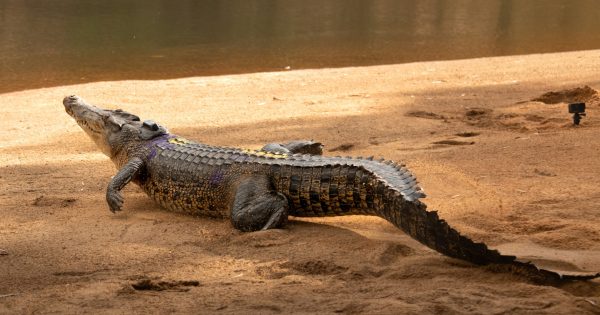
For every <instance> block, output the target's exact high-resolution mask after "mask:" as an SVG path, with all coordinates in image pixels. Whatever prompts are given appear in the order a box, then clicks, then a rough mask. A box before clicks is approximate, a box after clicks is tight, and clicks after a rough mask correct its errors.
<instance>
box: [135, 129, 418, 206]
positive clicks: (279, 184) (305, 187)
mask: <svg viewBox="0 0 600 315" xmlns="http://www.w3.org/2000/svg"><path fill="white" fill-rule="evenodd" d="M148 148H149V153H148V155H147V158H146V159H147V161H146V165H147V166H146V168H147V169H146V171H145V172H144V173H143V176H141V177H140V178H139V179H138V181H139V184H140V186H141V187H142V188H143V189H144V190H145V191H146V193H147V194H148V195H149V196H151V197H152V198H153V199H154V200H155V201H157V202H158V203H160V204H161V205H162V206H163V207H165V208H167V209H170V210H173V211H179V212H187V213H190V214H195V215H207V216H212V217H228V216H229V214H230V209H231V201H232V200H233V194H234V188H235V186H236V184H237V183H238V181H239V179H240V178H243V177H245V176H251V175H252V174H260V175H267V176H269V178H270V179H271V181H272V184H273V188H274V190H276V191H277V192H279V193H282V194H283V195H284V196H286V198H287V199H288V201H289V205H290V207H289V214H290V215H293V216H328V215H345V214H358V213H362V214H377V210H379V206H380V205H381V204H383V203H384V202H385V200H384V195H385V193H386V191H388V190H390V189H392V190H396V191H398V192H401V193H402V195H403V196H404V197H405V198H406V199H407V200H416V199H418V198H419V197H420V196H421V194H422V191H421V190H420V188H419V187H418V186H417V185H416V181H415V179H414V176H412V174H410V172H408V170H406V169H405V168H404V167H402V166H399V165H396V164H393V163H391V162H389V161H388V162H387V163H382V162H378V161H372V160H369V159H360V158H357V159H353V158H341V157H323V156H315V155H286V154H275V153H267V152H262V151H254V150H240V149H234V148H223V147H215V146H209V145H204V144H199V143H194V142H190V141H187V140H183V139H181V138H177V137H165V138H160V139H157V140H156V141H153V142H152V143H150V144H149V146H148Z"/></svg>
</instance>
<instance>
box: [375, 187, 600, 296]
mask: <svg viewBox="0 0 600 315" xmlns="http://www.w3.org/2000/svg"><path fill="white" fill-rule="evenodd" d="M385 199H387V201H386V202H384V203H383V204H384V206H383V207H382V208H381V209H380V210H379V211H378V212H379V215H380V216H381V217H383V218H385V219H387V220H388V221H390V222H392V223H393V224H394V225H395V226H397V227H398V228H400V229H402V230H403V231H404V232H406V233H407V234H409V235H410V236H411V237H413V238H414V239H416V240H418V241H419V242H421V243H423V244H425V245H427V246H428V247H430V248H432V249H434V250H436V251H438V252H440V253H442V254H445V255H448V256H450V257H454V258H458V259H462V260H466V261H468V262H471V263H474V264H477V265H494V266H496V267H498V269H502V270H508V271H510V272H512V273H515V274H519V275H523V276H526V277H527V278H529V279H531V280H532V281H534V282H537V283H541V284H559V283H562V282H565V281H573V280H589V279H594V278H597V277H600V273H597V274H590V275H561V274H559V273H556V272H553V271H549V270H544V269H540V268H538V267H536V266H535V265H534V264H532V263H530V262H520V261H517V260H516V257H515V256H508V255H502V254H500V253H499V252H498V251H497V250H491V249H489V248H488V247H487V246H486V245H485V244H484V243H475V242H473V241H472V240H471V239H469V238H467V237H465V236H463V235H460V233H459V232H458V231H456V230H455V229H453V228H452V227H450V226H449V225H448V223H447V222H446V221H444V220H443V219H440V218H439V216H438V214H437V212H436V211H427V210H426V207H427V206H426V205H425V204H424V203H422V202H420V201H419V200H415V201H408V200H406V198H404V197H403V195H402V194H401V193H400V192H399V191H397V190H393V189H388V190H387V192H386V194H385Z"/></svg>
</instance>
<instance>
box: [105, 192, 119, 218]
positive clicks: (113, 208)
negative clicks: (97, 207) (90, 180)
mask: <svg viewBox="0 0 600 315" xmlns="http://www.w3.org/2000/svg"><path fill="white" fill-rule="evenodd" d="M106 202H108V208H109V209H110V212H112V213H116V212H117V211H121V207H123V195H121V193H120V192H119V191H118V190H112V189H109V190H107V191H106Z"/></svg>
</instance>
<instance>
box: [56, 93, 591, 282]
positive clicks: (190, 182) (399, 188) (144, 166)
mask: <svg viewBox="0 0 600 315" xmlns="http://www.w3.org/2000/svg"><path fill="white" fill-rule="evenodd" d="M63 105H64V107H65V110H66V112H67V113H68V114H69V115H70V116H71V117H73V118H74V119H75V121H76V122H77V124H78V125H79V126H80V127H81V128H82V129H83V130H84V131H85V132H86V133H87V134H88V135H89V136H90V138H91V139H92V140H93V141H94V142H95V143H96V145H97V146H98V147H99V148H100V150H102V152H103V153H104V154H106V155H107V156H108V157H109V158H110V159H111V160H112V162H113V163H114V164H115V166H116V168H117V170H118V171H117V173H116V175H115V176H113V177H112V179H111V180H110V182H109V183H108V187H107V189H106V201H107V203H108V207H109V209H110V211H112V212H117V211H120V210H121V209H122V206H123V197H122V194H121V192H120V191H121V190H122V189H123V187H124V186H125V185H127V184H128V183H130V182H133V183H135V184H137V185H138V186H139V187H141V189H142V190H143V191H144V192H145V193H146V194H147V195H148V196H150V197H151V198H152V199H153V200H154V201H156V202H157V203H158V204H160V205H161V206H162V207H163V208H166V209H168V210H172V211H177V212H184V213H189V214H192V215H203V216H210V217H217V218H223V219H228V220H230V221H231V223H232V225H233V227H235V228H237V229H239V230H241V231H245V232H251V231H257V230H265V229H273V228H281V227H283V226H284V225H285V224H286V223H287V220H288V216H295V217H314V216H319V217H321V216H341V215H352V214H362V215H375V216H379V217H381V218H384V219H385V220H387V221H389V222H391V223H392V224H393V225H395V226H396V227H398V228H399V229H401V230H402V231H404V232H405V233H407V234H408V235H410V236H411V237H412V238H414V239H416V240H417V241H419V242H420V243H422V244H424V245H426V246H427V247H429V248H432V249H434V250H436V251H438V252H440V253H442V254H444V255H447V256H450V257H453V258H457V259H462V260H465V261H468V262H470V263H473V264H476V265H492V266H495V267H497V268H498V270H502V271H510V272H513V273H516V274H520V275H523V276H525V277H526V278H528V279H531V280H533V281H534V282H538V283H544V284H546V283H548V284H557V283H562V282H564V281H573V280H589V279H593V278H596V277H599V276H600V273H596V274H581V273H578V274H560V273H558V272H554V271H550V270H546V269H541V268H538V267H537V266H536V265H534V264H532V263H531V262H523V261H519V260H517V257H515V256H512V255H503V254H500V252H498V251H497V250H493V249H490V248H488V246H487V245H486V244H484V243H478V242H474V241H473V240H471V239H469V238H468V237H466V236H464V235H461V234H460V233H459V232H458V231H457V230H455V229H453V228H452V227H450V226H449V225H448V223H447V222H446V221H445V220H443V219H441V218H440V217H439V215H438V214H437V212H436V211H430V210H428V209H427V206H426V204H425V203H424V202H422V201H421V199H422V198H423V197H425V193H424V192H423V189H421V187H420V186H419V184H418V183H417V180H416V178H415V176H414V175H413V174H412V173H411V172H410V171H409V170H408V169H407V168H406V166H405V165H404V164H401V163H396V162H394V161H392V160H384V159H379V160H376V159H373V157H368V158H362V157H356V158H352V157H326V156H323V155H322V145H321V144H320V143H318V142H313V141H304V140H299V141H292V142H290V143H286V144H279V143H271V144H267V145H265V146H264V147H263V148H262V149H259V150H249V149H238V148H229V147H219V146H211V145H207V144H202V143H197V142H194V141H190V140H187V139H185V138H183V137H179V136H177V135H174V134H171V133H169V132H168V130H167V129H166V128H165V127H164V126H162V125H159V124H157V123H156V122H154V121H152V120H145V121H141V120H140V118H139V117H138V116H136V115H134V114H131V113H128V112H126V111H123V110H121V109H116V110H108V109H101V108H99V107H96V106H94V105H91V104H88V103H87V102H85V101H84V100H83V99H82V98H80V97H78V96H76V95H72V96H67V97H65V98H64V100H63Z"/></svg>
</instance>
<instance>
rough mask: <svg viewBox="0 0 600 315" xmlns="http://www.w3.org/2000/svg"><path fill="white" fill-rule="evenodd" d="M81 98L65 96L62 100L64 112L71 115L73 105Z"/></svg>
mask: <svg viewBox="0 0 600 315" xmlns="http://www.w3.org/2000/svg"><path fill="white" fill-rule="evenodd" d="M79 100H81V98H79V96H77V95H69V96H65V98H64V99H63V105H64V106H65V110H66V111H67V113H69V115H73V105H74V104H76V103H78V102H79Z"/></svg>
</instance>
